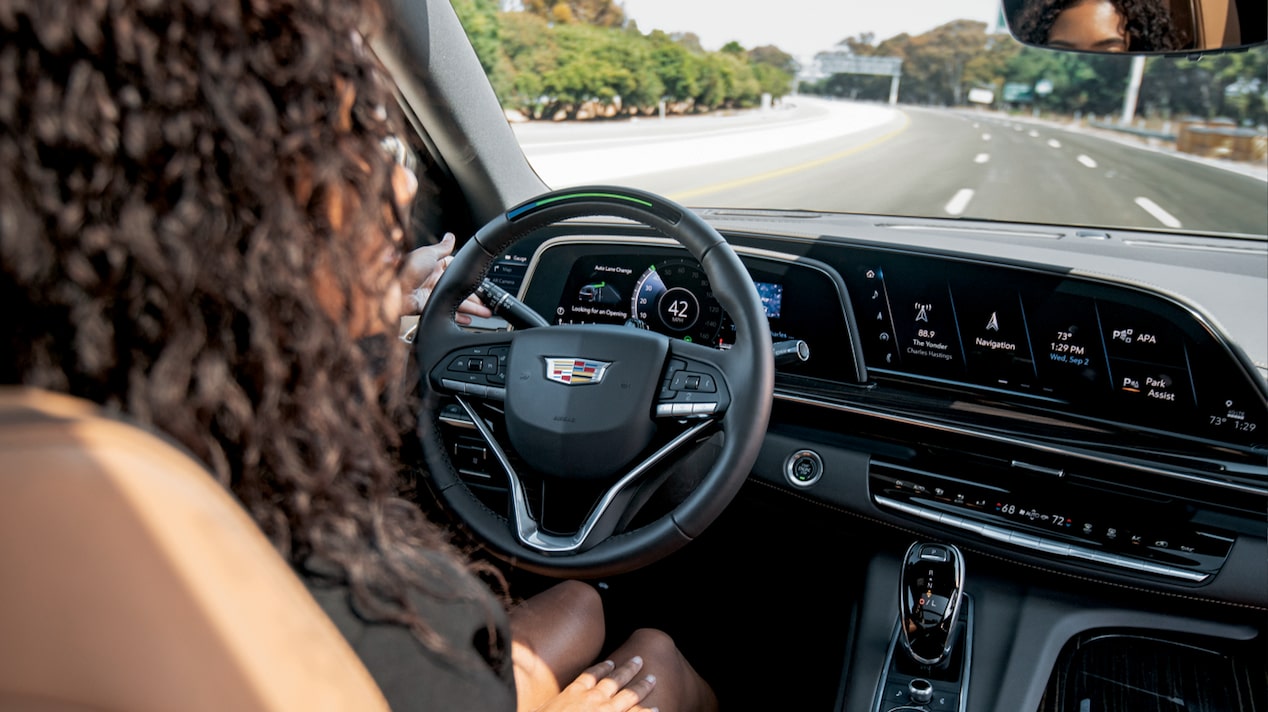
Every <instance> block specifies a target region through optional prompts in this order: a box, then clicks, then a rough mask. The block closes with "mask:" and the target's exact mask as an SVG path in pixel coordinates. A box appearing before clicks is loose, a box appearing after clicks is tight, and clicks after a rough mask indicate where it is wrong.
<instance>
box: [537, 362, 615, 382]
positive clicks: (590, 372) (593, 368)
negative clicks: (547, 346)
mask: <svg viewBox="0 0 1268 712" xmlns="http://www.w3.org/2000/svg"><path fill="white" fill-rule="evenodd" d="M611 365H612V364H611V363H609V362H607V361H591V360H589V359H584V358H547V359H546V378H547V379H549V380H551V381H554V382H556V383H562V384H564V385H565V386H581V385H585V384H587V383H598V382H599V381H602V380H603V374H604V373H605V372H606V371H607V370H608V366H611Z"/></svg>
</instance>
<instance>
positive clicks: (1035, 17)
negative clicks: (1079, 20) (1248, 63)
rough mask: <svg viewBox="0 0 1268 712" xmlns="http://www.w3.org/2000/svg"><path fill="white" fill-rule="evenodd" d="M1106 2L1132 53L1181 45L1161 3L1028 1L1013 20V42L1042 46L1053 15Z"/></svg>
mask: <svg viewBox="0 0 1268 712" xmlns="http://www.w3.org/2000/svg"><path fill="white" fill-rule="evenodd" d="M1100 1H1105V2H1110V3H1111V4H1113V5H1114V8H1115V9H1116V10H1118V13H1119V14H1120V15H1122V16H1123V17H1124V18H1125V20H1126V24H1125V26H1124V28H1123V30H1124V32H1125V33H1126V36H1127V41H1128V46H1127V48H1128V49H1129V50H1130V51H1133V52H1155V51H1164V52H1165V51H1173V50H1179V49H1182V48H1183V42H1182V40H1181V38H1180V36H1179V32H1178V31H1177V29H1176V26H1175V23H1174V22H1173V21H1172V18H1171V11H1170V10H1169V9H1168V8H1167V6H1166V4H1165V2H1164V0H1028V1H1027V3H1026V4H1025V6H1024V7H1023V9H1022V11H1021V13H1020V15H1019V17H1018V21H1017V39H1019V40H1021V41H1022V42H1025V43H1027V44H1033V45H1040V46H1043V45H1046V44H1047V43H1048V33H1049V32H1051V31H1052V25H1053V24H1054V23H1055V22H1056V21H1057V16H1059V15H1060V14H1061V13H1062V12H1064V11H1066V10H1067V9H1069V8H1071V7H1073V6H1075V5H1079V4H1082V3H1084V2H1100Z"/></svg>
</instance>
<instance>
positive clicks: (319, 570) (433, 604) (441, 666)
mask: <svg viewBox="0 0 1268 712" xmlns="http://www.w3.org/2000/svg"><path fill="white" fill-rule="evenodd" d="M431 563H432V566H431V567H430V570H431V572H433V573H436V574H438V575H437V576H435V577H434V578H436V579H443V580H433V581H432V586H431V587H432V589H433V590H432V591H430V592H429V595H423V594H415V595H413V601H414V605H415V606H417V608H418V611H419V613H420V615H421V616H422V618H423V620H425V621H426V622H427V624H428V625H430V626H431V627H432V629H433V630H434V631H435V632H436V633H437V634H438V635H439V636H440V637H441V639H443V640H444V642H445V644H446V645H448V646H451V648H452V652H451V654H449V655H444V654H441V653H437V652H435V651H433V650H431V649H429V648H428V647H427V646H425V645H423V644H422V643H421V642H419V640H418V639H417V638H415V637H414V635H413V633H411V632H410V631H409V630H408V629H406V628H405V627H403V626H400V625H395V624H391V623H376V622H373V621H371V620H368V619H367V617H364V616H362V615H360V614H359V613H358V612H357V611H356V610H355V606H354V605H353V603H352V601H351V599H350V597H349V595H348V593H349V589H348V586H347V584H346V582H344V581H343V579H342V577H340V576H335V575H332V567H330V566H329V565H325V566H323V565H321V564H320V563H317V564H314V563H312V562H310V563H309V564H308V565H306V566H305V567H304V569H303V570H301V571H300V572H299V573H300V577H301V578H302V579H303V581H304V585H305V586H307V587H308V590H309V592H311V593H312V595H313V597H314V598H315V599H317V603H318V604H320V605H321V607H322V609H323V610H324V611H325V612H326V614H327V615H329V616H330V619H331V620H333V621H334V623H335V626H336V627H338V628H339V632H341V633H343V636H344V638H345V639H347V641H348V643H349V644H350V645H351V646H352V649H353V650H354V651H356V653H357V656H358V657H360V658H361V662H362V663H364V664H365V666H366V668H367V669H368V670H369V671H370V675H371V676H372V677H373V678H374V681H375V683H377V684H378V686H379V689H380V690H381V691H382V692H383V696H384V697H386V698H387V701H388V704H389V705H390V706H391V707H392V710H394V712H401V711H403V710H464V711H466V710H470V711H471V712H484V711H485V710H489V711H493V710H511V711H513V710H514V709H515V678H514V676H513V673H512V667H511V655H510V641H511V636H510V623H509V620H508V618H507V616H506V611H505V610H504V609H503V608H502V606H501V605H500V604H499V602H498V601H497V600H496V599H495V598H494V597H493V594H492V592H490V591H489V590H488V589H487V588H485V587H484V586H483V584H482V583H480V582H479V581H478V580H477V579H476V578H475V577H474V576H473V575H472V574H471V573H470V572H468V571H466V570H465V569H462V568H461V567H459V566H457V565H455V564H453V563H452V562H449V561H433V562H431ZM460 592H466V593H465V595H464V593H460ZM490 615H492V616H493V620H492V624H493V626H494V629H495V635H496V636H497V642H496V644H491V643H490V635H489V629H488V625H489V622H490V621H489V619H488V617H489V616H490Z"/></svg>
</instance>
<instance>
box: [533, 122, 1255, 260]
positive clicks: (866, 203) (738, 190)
mask: <svg viewBox="0 0 1268 712" xmlns="http://www.w3.org/2000/svg"><path fill="white" fill-rule="evenodd" d="M788 104H789V106H788V107H787V108H785V109H782V110H772V111H768V112H748V113H741V114H737V115H733V116H714V117H686V118H677V119H665V120H659V119H654V118H653V119H643V120H641V121H638V122H633V123H631V122H602V123H600V124H571V125H558V124H549V125H542V124H528V125H521V126H519V127H517V133H519V135H520V138H521V142H522V143H523V144H524V146H525V151H526V153H527V154H528V155H529V159H530V161H532V162H533V163H534V165H535V166H536V167H537V168H538V170H539V173H541V175H542V176H543V178H544V179H545V180H546V181H547V182H548V183H550V184H551V185H554V186H555V187H563V186H566V185H576V184H581V183H595V182H600V183H617V184H624V185H632V186H636V187H639V188H644V189H647V190H651V191H654V192H658V193H661V194H664V195H667V196H669V197H670V198H673V199H675V200H678V201H679V202H682V203H684V204H686V205H690V206H693V207H745V208H777V209H809V210H827V211H843V212H859V213H879V214H892V215H916V216H931V217H968V218H984V219H991V220H1017V221H1024V222H1039V223H1053V224H1062V225H1085V226H1099V227H1107V228H1108V227H1140V228H1145V229H1162V230H1177V231H1184V232H1197V233H1203V232H1214V233H1244V234H1249V235H1254V236H1260V237H1264V236H1268V181H1266V180H1265V178H1266V177H1268V172H1261V171H1260V170H1259V168H1258V167H1250V168H1249V169H1248V168H1247V167H1245V166H1239V165H1225V166H1222V165H1220V164H1219V163H1217V162H1214V161H1210V160H1206V159H1195V158H1193V157H1190V156H1186V155H1183V154H1177V153H1175V152H1173V151H1166V150H1157V149H1153V148H1150V147H1148V146H1144V145H1141V144H1139V143H1138V142H1136V143H1133V142H1132V141H1128V140H1123V139H1122V138H1121V137H1116V136H1112V135H1107V134H1106V133H1105V132H1100V131H1092V130H1087V129H1078V128H1074V129H1071V128H1067V127H1064V126H1060V125H1057V124H1053V123H1050V122H1042V121H1034V120H1029V119H1019V118H1012V117H1007V116H1005V115H1002V114H997V113H992V112H969V111H963V110H939V109H925V108H915V107H908V106H899V107H896V108H891V107H887V106H881V105H874V104H855V103H850V102H829V101H824V100H820V99H816V98H811V97H799V98H794V99H793V100H791V101H789V102H788Z"/></svg>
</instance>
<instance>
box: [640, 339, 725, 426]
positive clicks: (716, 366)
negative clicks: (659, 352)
mask: <svg viewBox="0 0 1268 712" xmlns="http://www.w3.org/2000/svg"><path fill="white" fill-rule="evenodd" d="M724 355H725V354H724V352H720V351H716V350H714V349H712V348H709V347H707V346H701V345H699V344H692V343H689V342H686V341H671V342H670V348H669V360H668V364H667V366H666V368H665V377H664V378H663V379H662V380H661V384H660V392H659V393H658V394H657V398H656V416H657V417H658V418H720V417H723V416H724V415H725V413H726V411H727V409H728V408H729V407H730V405H731V392H730V388H729V387H728V385H727V382H728V379H727V378H726V376H725V375H724V369H723V368H722V367H721V366H723V365H725V364H726V363H727V360H726V359H725V358H724Z"/></svg>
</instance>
